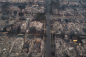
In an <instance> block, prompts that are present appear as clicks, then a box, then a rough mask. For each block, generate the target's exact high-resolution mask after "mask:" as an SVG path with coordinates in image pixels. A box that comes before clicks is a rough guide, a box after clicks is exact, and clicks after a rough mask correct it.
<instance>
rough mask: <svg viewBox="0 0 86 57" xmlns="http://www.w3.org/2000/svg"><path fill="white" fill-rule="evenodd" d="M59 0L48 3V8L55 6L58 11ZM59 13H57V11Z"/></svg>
mask: <svg viewBox="0 0 86 57" xmlns="http://www.w3.org/2000/svg"><path fill="white" fill-rule="evenodd" d="M59 6H60V2H59V0H56V1H51V4H50V8H51V9H52V8H57V9H58V12H59V9H60V7H59ZM58 14H59V13H58Z"/></svg>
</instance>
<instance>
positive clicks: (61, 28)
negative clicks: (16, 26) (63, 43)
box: [52, 21, 86, 35]
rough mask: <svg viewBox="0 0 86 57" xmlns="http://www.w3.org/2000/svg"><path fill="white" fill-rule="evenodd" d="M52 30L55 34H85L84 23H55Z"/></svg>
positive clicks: (85, 27)
mask: <svg viewBox="0 0 86 57" xmlns="http://www.w3.org/2000/svg"><path fill="white" fill-rule="evenodd" d="M52 26H53V30H54V31H55V33H61V32H67V31H68V32H69V33H70V32H74V34H85V35H86V32H85V31H84V30H85V29H86V26H85V23H84V22H83V23H81V22H80V21H75V22H73V21H72V22H67V23H66V22H58V21H56V22H55V23H54V24H53V25H52Z"/></svg>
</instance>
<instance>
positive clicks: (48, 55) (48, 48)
mask: <svg viewBox="0 0 86 57" xmlns="http://www.w3.org/2000/svg"><path fill="white" fill-rule="evenodd" d="M49 3H50V0H47V1H46V6H47V12H46V14H47V15H46V21H47V26H46V34H47V38H46V43H45V52H46V54H45V57H51V37H50V6H49Z"/></svg>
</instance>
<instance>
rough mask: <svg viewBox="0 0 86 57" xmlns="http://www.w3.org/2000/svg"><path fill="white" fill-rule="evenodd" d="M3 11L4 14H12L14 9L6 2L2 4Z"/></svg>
mask: <svg viewBox="0 0 86 57" xmlns="http://www.w3.org/2000/svg"><path fill="white" fill-rule="evenodd" d="M1 11H2V14H7V15H8V14H10V15H11V14H12V9H10V6H9V4H8V3H5V4H3V5H2V6H1Z"/></svg>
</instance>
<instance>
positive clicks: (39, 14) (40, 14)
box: [36, 13, 46, 21]
mask: <svg viewBox="0 0 86 57" xmlns="http://www.w3.org/2000/svg"><path fill="white" fill-rule="evenodd" d="M45 19H46V16H45V14H44V13H37V14H36V20H37V21H41V20H43V21H45Z"/></svg>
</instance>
